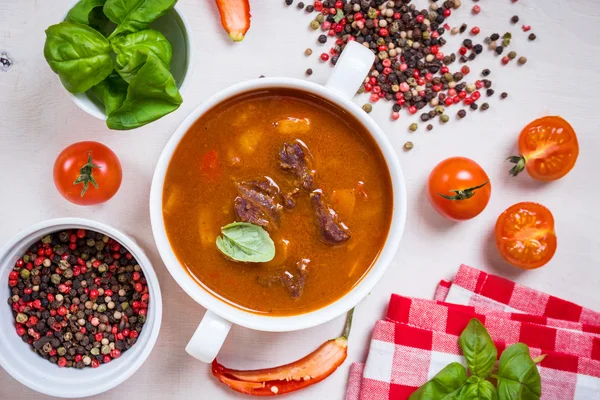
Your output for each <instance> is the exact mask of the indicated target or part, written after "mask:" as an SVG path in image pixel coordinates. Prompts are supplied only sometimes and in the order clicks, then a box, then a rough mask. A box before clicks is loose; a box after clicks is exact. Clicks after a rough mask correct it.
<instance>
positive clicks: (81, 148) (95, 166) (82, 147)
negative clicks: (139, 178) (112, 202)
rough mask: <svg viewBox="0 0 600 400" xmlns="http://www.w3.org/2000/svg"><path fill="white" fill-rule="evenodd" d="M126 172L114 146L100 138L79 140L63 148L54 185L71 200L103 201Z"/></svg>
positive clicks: (55, 172)
mask: <svg viewBox="0 0 600 400" xmlns="http://www.w3.org/2000/svg"><path fill="white" fill-rule="evenodd" d="M122 178H123V172H122V170H121V163H120V162H119V159H118V158H117V156H116V154H115V153H113V151H112V150H111V149H109V148H108V147H106V146H105V145H103V144H102V143H98V142H79V143H75V144H72V145H71V146H69V147H67V148H66V149H64V150H63V151H62V152H61V153H60V154H59V155H58V157H57V158H56V161H55V162H54V185H56V189H57V190H58V191H59V192H60V194H61V195H62V196H63V197H64V198H65V199H67V200H69V201H70V202H71V203H75V204H78V205H83V206H89V205H93V204H99V203H104V202H105V201H107V200H109V199H110V198H111V197H113V196H114V195H115V193H117V191H118V190H119V187H120V186H121V180H122Z"/></svg>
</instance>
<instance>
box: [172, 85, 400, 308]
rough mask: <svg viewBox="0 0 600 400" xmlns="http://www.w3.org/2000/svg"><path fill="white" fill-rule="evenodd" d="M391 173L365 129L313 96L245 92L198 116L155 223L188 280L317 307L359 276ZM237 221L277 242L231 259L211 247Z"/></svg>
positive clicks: (259, 301)
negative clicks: (264, 254)
mask: <svg viewBox="0 0 600 400" xmlns="http://www.w3.org/2000/svg"><path fill="white" fill-rule="evenodd" d="M392 196H393V193H392V185H391V178H390V173H389V171H388V168H387V165H386V162H385V160H384V157H383V155H382V154H381V151H380V150H379V148H378V147H377V144H376V143H375V141H374V139H373V138H372V137H371V135H370V134H369V132H368V131H367V130H366V129H365V128H364V127H363V126H362V124H360V123H359V122H358V121H357V120H356V119H355V118H354V117H353V116H351V115H350V114H348V113H347V112H345V111H344V110H342V109H340V108H339V107H338V106H336V105H334V104H331V103H329V102H327V101H325V100H323V99H321V98H319V97H316V96H313V95H311V94H308V93H305V92H301V91H296V90H291V89H269V90H260V91H252V92H248V93H245V94H242V95H238V96H236V97H235V98H232V99H228V100H226V101H224V102H222V103H220V104H218V105H217V106H215V107H214V108H212V109H211V110H209V111H208V112H206V113H205V114H204V115H203V116H201V117H200V118H199V119H198V120H197V121H196V122H195V123H194V125H193V126H192V127H191V128H190V129H189V131H188V132H187V133H186V134H185V136H184V137H183V138H182V140H181V142H180V143H179V145H178V147H177V149H176V150H175V152H174V154H173V157H172V159H171V162H170V164H169V167H168V170H167V174H166V178H165V185H164V192H163V218H164V222H165V226H166V232H167V236H168V238H169V241H170V244H171V247H172V249H173V251H174V253H175V255H176V256H177V258H178V259H179V262H180V263H181V265H182V266H183V268H185V269H187V271H188V273H189V274H190V275H192V276H193V277H194V278H195V279H196V280H197V282H198V284H200V285H202V286H204V287H205V288H206V289H207V290H209V291H210V292H211V293H213V294H214V295H215V296H218V297H219V298H221V299H222V300H224V301H226V302H229V303H231V304H233V305H235V306H237V307H239V308H242V309H245V310H248V311H251V312H255V313H261V314H270V315H277V316H283V315H295V314H301V313H306V312H309V311H313V310H316V309H318V308H321V307H324V306H326V305H328V304H330V303H332V302H334V301H336V300H337V299H339V298H340V297H342V296H344V295H345V294H346V293H347V292H349V291H350V290H351V289H352V288H353V287H354V286H355V285H356V284H357V283H358V282H359V281H360V280H361V279H362V277H363V276H364V275H365V274H366V273H367V272H368V271H369V269H370V268H371V266H372V265H373V263H374V262H375V261H376V259H377V257H378V255H379V253H380V251H381V250H382V248H383V245H384V243H385V240H386V238H387V235H388V231H389V228H390V224H391V217H392V212H393V198H392ZM236 221H245V222H248V223H252V224H254V225H257V226H260V227H261V228H262V229H264V230H265V231H266V232H267V233H268V235H269V236H270V238H271V239H272V241H273V243H274V245H275V256H274V258H273V259H272V260H270V261H268V262H256V263H255V262H252V263H247V262H239V261H234V260H233V259H231V258H230V257H227V256H226V255H225V254H223V253H222V252H221V251H219V249H218V248H217V246H216V244H215V242H216V240H217V237H219V235H221V228H222V227H224V226H226V225H228V224H231V223H233V222H236Z"/></svg>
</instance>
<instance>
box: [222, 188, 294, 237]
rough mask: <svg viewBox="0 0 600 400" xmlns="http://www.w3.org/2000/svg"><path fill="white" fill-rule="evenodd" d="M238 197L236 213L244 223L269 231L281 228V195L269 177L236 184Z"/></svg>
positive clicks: (235, 201) (235, 206) (235, 204)
mask: <svg viewBox="0 0 600 400" xmlns="http://www.w3.org/2000/svg"><path fill="white" fill-rule="evenodd" d="M236 187H237V190H238V196H237V197H236V198H235V200H234V201H233V203H234V208H235V212H236V214H237V216H238V218H239V219H240V220H241V221H242V222H250V223H252V224H255V225H259V226H262V227H263V228H265V229H266V230H268V231H271V230H273V229H276V228H278V227H279V223H280V220H281V210H282V209H283V206H282V205H281V204H280V198H281V193H280V191H279V187H278V186H277V184H275V182H274V181H273V180H272V179H271V178H268V177H265V178H261V179H257V180H253V181H245V182H238V183H236Z"/></svg>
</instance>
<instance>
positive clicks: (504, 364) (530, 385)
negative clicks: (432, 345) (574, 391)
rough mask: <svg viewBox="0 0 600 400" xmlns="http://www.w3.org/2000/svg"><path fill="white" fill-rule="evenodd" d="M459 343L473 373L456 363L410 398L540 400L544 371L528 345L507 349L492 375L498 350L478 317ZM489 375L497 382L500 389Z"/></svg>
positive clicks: (443, 370)
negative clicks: (540, 369)
mask: <svg viewBox="0 0 600 400" xmlns="http://www.w3.org/2000/svg"><path fill="white" fill-rule="evenodd" d="M458 343H459V345H460V348H461V349H462V351H463V355H464V356H465V359H466V361H467V366H468V367H469V372H470V374H471V376H469V377H467V369H466V368H465V367H464V366H463V365H462V364H460V363H457V362H455V363H452V364H450V365H448V366H446V367H445V368H444V369H442V370H441V371H440V372H439V373H438V374H437V375H436V376H434V377H433V379H431V380H430V381H429V382H427V383H425V384H424V385H423V386H421V387H420V388H419V389H417V390H416V391H415V392H414V393H413V394H412V395H411V396H410V398H409V400H470V399H474V400H475V399H481V400H539V399H540V397H541V395H542V383H541V378H540V373H539V371H538V369H537V366H536V362H535V361H534V360H532V359H531V356H530V355H529V347H527V345H526V344H523V343H515V344H513V345H512V346H510V347H508V348H507V349H506V350H504V352H503V353H502V356H501V357H500V364H499V366H498V372H497V373H496V374H492V371H493V369H494V365H495V364H496V358H497V357H498V350H497V349H496V346H495V345H494V342H493V341H492V338H491V337H490V335H489V333H488V332H487V330H486V329H485V327H484V326H483V324H482V323H481V322H479V320H478V319H476V318H473V319H472V320H471V321H470V322H469V325H467V327H466V328H465V330H464V331H463V332H462V334H461V335H460V338H459V340H458ZM542 359H543V358H540V360H542ZM489 378H492V379H494V380H495V381H496V382H497V384H498V386H497V388H496V386H494V384H493V383H492V382H490V381H489V380H488V379H489Z"/></svg>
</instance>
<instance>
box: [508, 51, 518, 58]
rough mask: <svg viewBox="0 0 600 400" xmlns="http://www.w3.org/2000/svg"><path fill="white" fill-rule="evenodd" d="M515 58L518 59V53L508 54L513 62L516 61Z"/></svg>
mask: <svg viewBox="0 0 600 400" xmlns="http://www.w3.org/2000/svg"><path fill="white" fill-rule="evenodd" d="M515 57H517V53H515V52H514V51H511V52H510V53H508V58H510V59H511V60H514V59H515Z"/></svg>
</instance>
